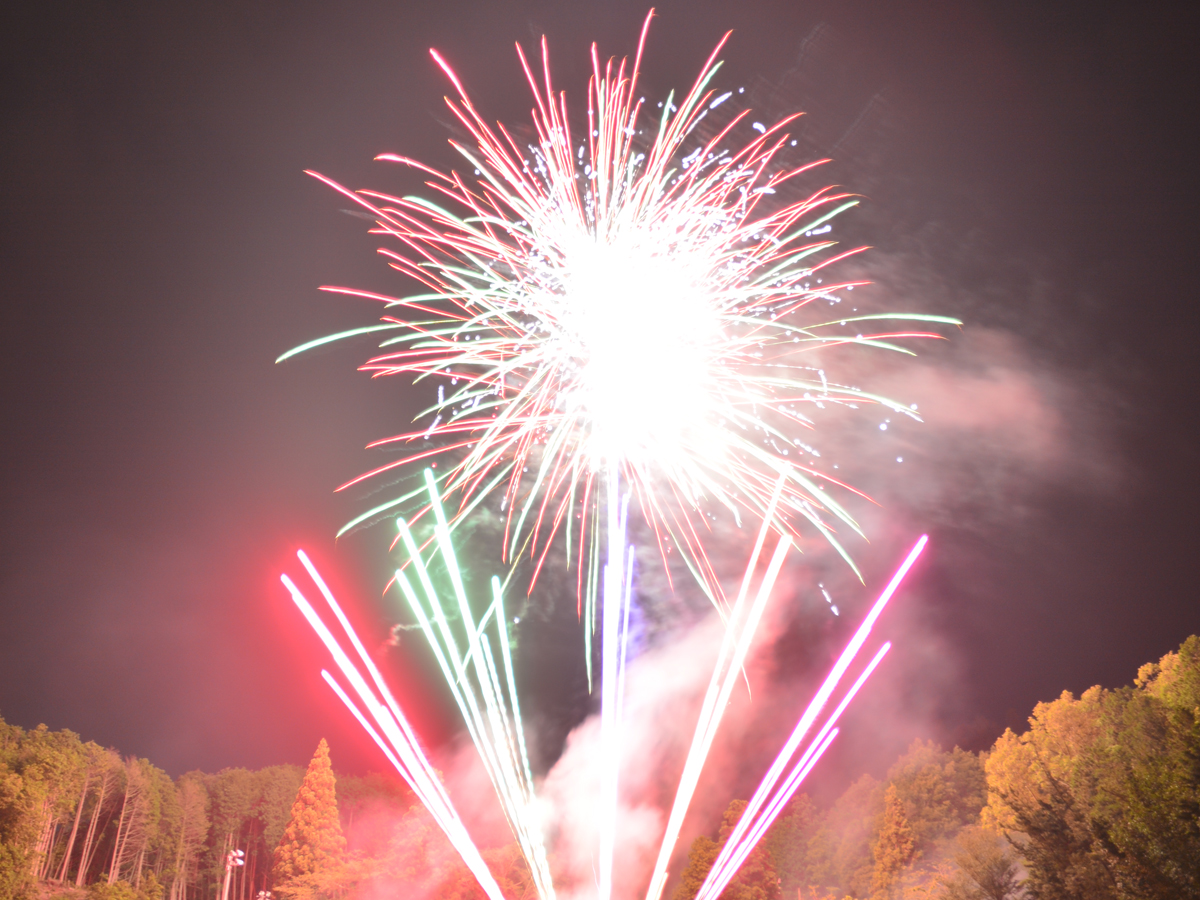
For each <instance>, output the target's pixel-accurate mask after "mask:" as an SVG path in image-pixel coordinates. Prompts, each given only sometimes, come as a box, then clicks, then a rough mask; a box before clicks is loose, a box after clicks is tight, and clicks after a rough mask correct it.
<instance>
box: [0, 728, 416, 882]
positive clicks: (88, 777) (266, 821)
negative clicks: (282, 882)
mask: <svg viewBox="0 0 1200 900" xmlns="http://www.w3.org/2000/svg"><path fill="white" fill-rule="evenodd" d="M303 777H304V769H303V768H302V767H299V766H288V765H283V766H269V767H267V768H264V769H259V770H257V771H251V770H249V769H243V768H229V769H223V770H221V771H220V772H217V773H216V774H207V773H204V772H189V773H187V774H186V775H183V776H181V777H180V778H177V779H172V778H171V777H170V776H169V775H167V773H166V772H164V771H163V770H162V769H159V768H158V767H156V766H155V765H153V764H152V763H151V762H150V761H149V760H146V759H139V758H137V757H133V756H129V757H124V758H122V757H121V756H120V755H119V754H118V753H117V752H116V751H115V750H111V749H106V748H103V747H100V746H99V745H97V744H95V743H93V742H91V741H82V740H80V738H79V736H78V735H76V734H74V733H72V732H70V731H66V730H64V731H50V730H49V729H47V728H46V727H45V726H44V725H42V726H39V727H37V728H33V729H28V730H26V729H22V728H20V727H18V726H16V725H10V724H7V723H6V722H4V720H3V719H0V900H24V898H27V897H32V896H34V895H35V894H40V895H41V896H54V895H55V894H60V895H74V894H78V893H82V892H84V891H86V893H87V896H88V898H89V900H215V898H218V897H219V891H220V889H221V888H223V887H224V885H223V880H224V876H225V862H226V858H227V855H228V854H229V852H230V851H231V850H241V851H242V856H240V857H239V859H240V860H241V862H242V863H243V864H242V865H238V866H236V867H235V870H234V871H233V872H232V873H231V877H230V883H229V890H228V893H227V896H226V897H225V898H223V900H257V898H259V897H260V892H261V893H263V894H265V892H266V891H269V890H270V889H271V887H272V871H271V870H272V866H273V855H274V852H275V850H276V848H277V846H278V845H279V843H280V841H281V839H282V837H283V835H284V830H285V828H286V826H287V824H288V821H289V818H290V816H291V812H292V807H293V805H294V803H295V801H296V799H297V791H298V790H299V788H300V785H301V782H302V779H303ZM340 793H341V795H342V814H343V815H344V816H346V817H347V819H348V820H349V821H352V820H353V818H354V816H355V815H356V814H357V813H359V812H360V811H361V810H362V809H363V808H366V807H371V806H373V805H375V804H379V803H384V804H390V805H391V806H398V807H400V808H406V807H407V806H408V804H409V803H410V802H411V801H410V798H409V795H408V792H407V790H406V789H405V788H403V787H402V786H398V785H396V784H395V783H394V781H393V780H392V779H385V778H383V777H382V776H379V775H373V776H366V777H362V778H351V777H347V778H343V779H342V780H341V787H340Z"/></svg>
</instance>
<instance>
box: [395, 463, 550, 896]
mask: <svg viewBox="0 0 1200 900" xmlns="http://www.w3.org/2000/svg"><path fill="white" fill-rule="evenodd" d="M425 478H426V488H427V490H428V493H429V497H430V500H431V503H432V508H433V513H434V522H435V525H434V531H435V543H436V547H437V553H438V555H440V556H441V558H442V562H443V564H444V566H445V569H446V572H447V574H448V576H449V580H450V583H451V593H452V594H453V599H454V603H455V606H456V612H457V618H458V619H459V620H460V622H461V624H462V629H461V630H462V631H463V635H462V642H463V644H464V646H462V647H460V638H459V637H458V636H456V635H455V633H454V629H453V628H452V627H451V625H450V618H451V617H449V616H447V615H446V611H445V608H444V605H443V603H442V600H441V597H440V594H439V592H438V590H437V589H436V587H435V586H434V583H433V579H432V578H431V576H430V573H429V569H428V567H427V565H426V563H425V560H424V558H423V556H422V554H421V552H420V549H419V547H418V546H417V542H416V540H415V539H414V538H413V535H412V531H411V529H410V528H409V526H408V523H407V522H405V521H404V520H403V519H399V520H397V525H398V527H399V530H400V537H401V540H402V541H403V543H404V547H405V550H406V551H407V553H408V556H409V560H410V567H411V573H412V576H413V577H412V578H410V577H409V573H407V572H405V571H404V570H403V569H400V570H397V572H396V574H395V583H396V586H397V588H398V589H399V590H400V592H401V593H402V594H403V596H404V598H405V600H406V601H407V602H408V605H409V607H410V608H411V609H412V611H413V614H414V615H415V616H416V618H417V620H418V622H419V623H420V626H421V630H422V632H423V633H424V634H425V637H426V639H427V640H428V641H429V645H430V647H431V649H432V650H433V653H434V656H435V658H436V659H437V662H438V665H439V667H440V668H441V670H442V674H443V676H444V678H445V680H446V684H447V685H448V686H449V688H450V691H451V693H452V695H453V696H454V700H455V702H456V703H457V704H458V707H459V711H460V712H461V713H462V716H463V721H464V722H465V723H466V727H467V732H468V734H469V735H470V736H471V740H472V742H473V743H474V744H475V748H476V750H477V752H478V753H479V757H480V759H481V761H482V763H483V766H484V770H485V771H486V772H487V774H488V777H489V779H490V780H491V782H492V786H493V788H494V790H495V792H496V796H497V799H498V800H499V801H500V806H501V809H502V810H503V811H504V815H505V818H506V819H507V821H508V824H509V827H510V828H511V829H512V832H513V834H514V836H515V837H516V838H517V842H518V844H519V846H520V848H521V852H522V853H523V855H524V856H525V859H526V861H527V862H528V864H529V869H530V873H531V875H532V878H533V882H534V886H535V888H536V889H537V892H538V895H539V897H541V898H543V900H553V897H554V886H553V882H552V880H551V877H550V869H549V864H548V861H547V857H546V849H545V845H544V842H543V839H542V831H541V827H540V822H539V821H538V814H537V799H536V796H535V794H534V788H533V775H532V773H531V770H530V766H529V756H528V752H527V749H526V746H525V729H524V724H523V722H522V721H521V709H520V703H519V700H518V697H517V690H516V680H515V677H514V674H513V665H512V652H511V648H510V636H509V633H508V618H507V615H506V614H505V611H504V600H503V591H502V589H501V585H500V580H499V579H498V578H494V577H493V578H492V580H491V585H492V603H491V605H490V606H489V607H488V609H487V611H486V612H485V613H484V614H483V616H482V617H481V618H480V620H479V622H478V623H476V621H475V617H474V614H473V612H472V610H471V606H470V603H469V601H468V598H467V594H466V589H465V587H464V585H463V581H462V575H461V572H460V570H459V566H458V560H457V557H456V555H455V553H454V547H453V545H452V543H451V541H450V531H449V526H448V524H447V520H446V515H445V512H444V510H443V509H442V505H441V503H440V501H439V500H438V495H437V486H436V482H435V481H434V478H433V473H432V472H431V471H429V470H426V472H425ZM414 580H415V581H416V584H417V586H419V587H420V589H421V590H420V591H418V590H417V587H416V586H414V584H413V581H414ZM422 595H423V596H424V599H422ZM493 619H494V621H495V630H496V639H497V643H498V644H499V646H500V662H501V666H497V665H496V659H495V654H494V653H493V652H492V648H491V642H490V641H489V639H488V635H487V628H488V624H489V621H490V620H493ZM501 669H502V670H503V677H502V676H501V674H500V671H501Z"/></svg>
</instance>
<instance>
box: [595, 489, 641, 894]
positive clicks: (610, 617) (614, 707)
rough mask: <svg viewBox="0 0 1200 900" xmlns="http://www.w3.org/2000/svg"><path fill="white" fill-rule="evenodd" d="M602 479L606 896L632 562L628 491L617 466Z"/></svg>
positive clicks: (602, 859)
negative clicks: (622, 489)
mask: <svg viewBox="0 0 1200 900" xmlns="http://www.w3.org/2000/svg"><path fill="white" fill-rule="evenodd" d="M606 481H607V493H608V499H607V503H606V504H605V505H606V518H607V526H608V527H607V531H608V535H607V557H608V558H607V560H606V561H605V564H604V575H603V601H602V604H601V609H600V617H601V623H602V625H601V635H600V655H601V663H600V766H599V767H600V797H599V804H598V807H599V816H600V828H599V832H600V833H599V848H598V851H599V854H598V855H599V860H598V865H597V870H598V871H597V875H598V878H597V882H598V884H597V888H598V894H599V900H609V898H610V897H611V896H612V871H613V853H614V848H615V844H616V834H617V808H618V802H619V787H620V784H619V777H620V768H621V750H622V742H621V705H622V699H623V696H622V695H623V688H624V681H625V678H624V672H625V650H626V645H627V642H626V632H627V630H628V624H629V604H630V599H631V598H630V596H629V593H630V590H629V589H630V587H631V576H632V566H633V553H632V548H630V547H628V546H627V545H626V543H625V535H626V529H627V525H628V522H629V495H628V494H626V495H625V497H624V498H621V497H620V475H619V470H618V469H617V468H616V467H610V468H609V471H608V477H607V478H606ZM627 559H628V563H627V562H626V560H627ZM585 627H587V625H585Z"/></svg>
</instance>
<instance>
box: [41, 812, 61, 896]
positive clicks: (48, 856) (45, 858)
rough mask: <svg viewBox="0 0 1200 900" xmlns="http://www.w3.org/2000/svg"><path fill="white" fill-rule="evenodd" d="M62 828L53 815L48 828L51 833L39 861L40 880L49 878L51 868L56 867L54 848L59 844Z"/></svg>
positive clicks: (47, 837)
mask: <svg viewBox="0 0 1200 900" xmlns="http://www.w3.org/2000/svg"><path fill="white" fill-rule="evenodd" d="M60 830H61V828H60V826H59V823H58V819H56V818H54V817H53V816H52V817H51V820H50V828H49V830H48V832H49V833H48V834H47V836H46V846H45V849H44V850H43V851H42V856H41V859H40V860H39V861H38V871H37V877H38V881H45V880H46V879H47V878H49V877H50V870H51V869H53V868H54V848H55V847H56V846H57V845H58V833H59V831H60Z"/></svg>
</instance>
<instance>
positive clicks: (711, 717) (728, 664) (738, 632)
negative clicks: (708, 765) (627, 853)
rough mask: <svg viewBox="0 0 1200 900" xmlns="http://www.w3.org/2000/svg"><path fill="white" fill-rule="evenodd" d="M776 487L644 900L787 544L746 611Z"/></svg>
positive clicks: (652, 897)
mask: <svg viewBox="0 0 1200 900" xmlns="http://www.w3.org/2000/svg"><path fill="white" fill-rule="evenodd" d="M782 490H783V480H782V479H780V481H779V483H778V485H777V486H776V489H775V493H774V495H773V496H772V498H771V501H770V503H769V504H768V506H767V515H766V516H765V517H764V519H763V523H762V527H761V528H760V529H759V532H758V538H757V539H756V541H755V543H754V549H753V551H752V552H751V554H750V561H749V563H747V565H746V572H745V574H744V575H743V577H742V584H741V588H740V589H739V590H738V594H737V597H736V598H735V600H734V602H733V606H732V608H731V610H730V614H729V617H728V620H727V622H726V627H725V636H724V638H723V639H722V641H721V648H720V650H719V652H718V654H717V661H716V664H715V665H714V666H713V672H712V677H711V678H710V679H709V682H708V690H707V691H706V692H705V695H704V703H703V705H702V706H701V708H700V716H699V718H698V719H697V721H696V729H695V732H694V733H693V735H692V744H691V747H690V748H689V749H688V755H687V759H686V760H685V762H684V766H683V773H682V774H681V775H680V778H679V786H678V788H677V789H676V791H675V800H674V802H673V803H672V804H671V813H670V816H669V817H668V819H667V828H666V831H665V832H664V834H663V840H662V844H661V845H660V847H659V851H658V859H657V860H656V861H655V864H654V872H653V874H652V875H651V877H650V887H649V889H648V891H647V893H646V897H647V900H657V898H658V897H659V896H660V895H661V894H662V891H663V888H664V887H665V886H666V881H667V874H668V873H667V865H668V864H669V863H670V861H671V855H672V853H673V852H674V850H675V844H676V842H677V841H678V839H679V831H680V829H681V828H682V827H683V820H684V817H685V816H686V815H687V811H688V808H689V806H690V805H691V802H692V795H693V794H694V793H695V790H696V785H697V784H698V783H699V780H700V772H701V771H702V770H703V768H704V761H705V760H706V759H707V758H708V752H709V749H710V748H711V747H712V742H713V739H714V738H715V737H716V732H717V727H718V726H719V725H720V724H721V717H722V715H723V714H724V712H725V709H726V707H727V706H728V702H729V696H730V694H731V693H732V691H733V685H734V683H735V682H736V680H737V675H738V672H739V671H740V670H741V668H742V664H743V662H744V661H745V659H746V654H747V652H748V651H749V649H750V643H751V641H752V640H753V638H754V633H755V631H756V630H757V628H758V622H759V620H760V619H761V617H762V613H763V609H764V607H765V605H766V599H767V597H768V596H769V594H770V591H771V588H772V587H773V586H774V582H775V578H776V576H777V575H778V573H779V568H780V566H782V564H783V557H784V555H786V553H787V549H788V547H789V546H790V545H791V541H790V540H786V541H785V539H784V538H781V539H780V541H779V543H778V544H777V545H776V549H775V556H774V558H773V559H772V561H771V564H770V566H769V567H768V569H767V573H766V575H765V576H764V578H763V581H762V583H761V584H760V585H759V590H758V593H757V594H756V595H755V599H754V602H753V603H752V604H751V605H750V607H749V608H748V609H747V608H746V597H747V594H748V593H749V589H750V582H751V579H752V577H753V574H754V572H755V569H756V568H757V566H758V560H759V556H760V555H761V554H762V550H763V544H764V543H765V541H766V538H767V532H768V531H769V530H770V523H771V519H772V517H773V515H774V512H775V507H776V505H777V504H778V503H779V498H780V496H781V494H782Z"/></svg>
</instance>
